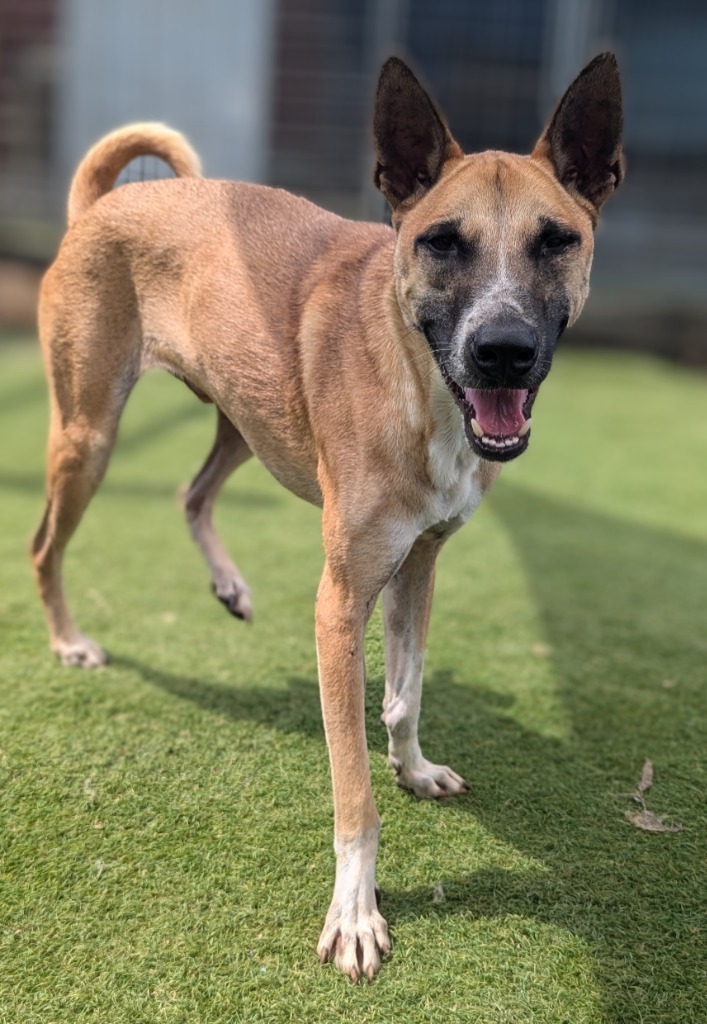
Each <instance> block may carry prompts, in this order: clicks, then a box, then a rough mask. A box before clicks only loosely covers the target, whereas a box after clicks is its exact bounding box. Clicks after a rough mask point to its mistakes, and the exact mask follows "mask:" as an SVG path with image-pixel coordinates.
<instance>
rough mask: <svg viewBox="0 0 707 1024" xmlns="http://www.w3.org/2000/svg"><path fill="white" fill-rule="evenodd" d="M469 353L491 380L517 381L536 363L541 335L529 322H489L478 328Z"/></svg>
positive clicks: (495, 381) (509, 382)
mask: <svg viewBox="0 0 707 1024" xmlns="http://www.w3.org/2000/svg"><path fill="white" fill-rule="evenodd" d="M469 354H470V356H471V362H472V363H473V365H474V368H475V369H476V370H477V371H480V372H481V373H482V374H483V375H484V377H486V378H487V379H488V380H491V381H493V382H494V383H495V384H513V383H514V382H515V381H520V380H521V379H522V378H523V377H524V376H525V374H527V373H529V372H530V371H531V370H532V368H533V367H534V366H535V363H536V361H537V358H538V339H537V338H536V336H535V332H534V331H533V330H532V328H531V327H529V326H528V324H526V323H515V324H487V325H484V326H483V327H480V328H479V329H478V331H475V333H474V335H473V336H472V339H471V345H470V348H469Z"/></svg>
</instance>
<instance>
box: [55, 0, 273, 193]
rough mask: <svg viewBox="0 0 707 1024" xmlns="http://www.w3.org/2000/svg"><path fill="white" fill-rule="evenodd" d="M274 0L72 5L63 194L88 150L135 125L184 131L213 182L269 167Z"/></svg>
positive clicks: (67, 25) (60, 129)
mask: <svg viewBox="0 0 707 1024" xmlns="http://www.w3.org/2000/svg"><path fill="white" fill-rule="evenodd" d="M275 13H276V12H275V2H274V0H196V2H195V0H100V2H99V0H64V3H63V4H62V7H61V24H60V43H61V45H60V47H59V53H60V55H61V61H62V65H61V67H60V70H59V76H58V95H57V103H58V110H57V117H56V121H55V124H56V138H55V147H56V157H57V163H58V166H59V168H60V171H61V178H62V180H61V182H60V183H58V184H59V185H60V192H59V195H60V197H61V198H62V200H63V197H64V196H65V195H66V187H67V182H68V180H69V178H70V175H71V173H72V171H73V168H74V167H75V165H76V163H77V161H78V160H79V158H80V157H81V156H82V154H83V153H84V152H85V151H86V149H87V148H88V147H89V146H90V145H91V144H92V143H93V142H95V141H96V139H98V138H99V137H100V136H101V135H103V134H104V133H105V132H107V131H109V130H111V129H113V128H116V127H118V126H119V125H121V124H125V123H127V122H130V121H139V120H142V121H144V120H158V121H164V122H166V123H167V124H170V125H172V126H174V127H175V128H178V129H179V130H181V131H183V132H184V133H185V134H186V135H187V137H188V138H189V139H190V141H191V142H192V144H193V145H194V147H195V148H196V150H197V152H198V153H199V154H200V156H201V157H202V160H203V163H204V171H205V173H206V174H207V175H208V176H209V177H225V178H242V179H247V180H258V179H261V178H262V176H263V174H264V171H265V168H266V164H267V157H266V147H267V141H268V119H269V106H270V98H269V97H270V69H271V66H272V41H273V34H274V19H275Z"/></svg>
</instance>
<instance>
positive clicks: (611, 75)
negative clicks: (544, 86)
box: [533, 53, 623, 212]
mask: <svg viewBox="0 0 707 1024" xmlns="http://www.w3.org/2000/svg"><path fill="white" fill-rule="evenodd" d="M622 127H623V115H622V112H621V79H620V78H619V69H618V66H617V64H616V57H615V56H614V54H613V53H601V54H599V56H598V57H595V58H594V60H593V61H591V62H590V63H589V64H587V66H586V68H585V69H584V71H582V72H581V74H580V75H579V76H578V77H577V78H576V79H575V80H574V82H573V83H572V85H571V86H570V87H569V89H568V90H567V92H566V93H565V95H564V96H563V97H562V99H561V100H560V102H559V105H558V107H557V110H556V111H555V113H554V115H553V117H552V120H551V121H550V124H549V125H548V126H547V128H546V129H545V132H544V133H543V135H542V136H541V137H540V141H539V142H538V144H537V146H536V147H535V150H534V152H533V156H538V157H543V156H544V157H546V158H548V159H549V160H550V161H551V163H552V165H553V167H554V169H555V173H556V175H557V177H558V179H559V181H560V183H561V184H562V185H564V187H565V188H566V189H567V191H568V192H570V193H572V194H573V195H577V196H580V197H581V198H582V199H586V200H587V201H588V202H589V203H591V205H592V206H593V207H594V210H595V211H596V212H598V210H599V207H600V206H601V204H602V203H603V202H604V200H605V199H606V198H607V196H609V195H610V194H611V193H612V192H613V191H614V189H615V188H618V186H619V184H620V183H621V179H622V178H623V161H622V157H621V130H622Z"/></svg>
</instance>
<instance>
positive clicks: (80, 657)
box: [52, 635, 108, 668]
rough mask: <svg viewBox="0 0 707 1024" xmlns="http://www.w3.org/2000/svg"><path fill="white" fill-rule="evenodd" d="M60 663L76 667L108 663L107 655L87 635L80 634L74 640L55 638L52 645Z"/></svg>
mask: <svg viewBox="0 0 707 1024" xmlns="http://www.w3.org/2000/svg"><path fill="white" fill-rule="evenodd" d="M52 650H53V651H54V653H55V654H56V656H57V658H58V659H59V661H60V662H61V663H62V665H72V666H74V667H77V668H100V667H101V666H102V665H106V664H107V663H108V655H107V654H106V652H105V651H104V650H103V648H102V647H99V646H98V644H96V643H94V642H93V640H89V638H88V637H87V636H83V635H80V636H78V637H77V638H76V639H74V640H56V641H55V642H54V643H53V645H52Z"/></svg>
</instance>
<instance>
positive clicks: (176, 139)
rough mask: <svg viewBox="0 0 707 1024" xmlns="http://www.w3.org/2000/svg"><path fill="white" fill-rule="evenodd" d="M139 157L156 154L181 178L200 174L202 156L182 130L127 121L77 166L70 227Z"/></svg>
mask: <svg viewBox="0 0 707 1024" xmlns="http://www.w3.org/2000/svg"><path fill="white" fill-rule="evenodd" d="M138 156H157V157H160V159H162V160H164V161H165V163H168V164H169V166H170V167H171V168H172V170H173V171H174V173H175V174H176V175H177V177H178V178H198V177H200V176H201V163H200V161H199V157H198V156H197V155H196V153H195V152H194V150H193V149H192V148H191V146H190V145H189V143H188V142H187V140H186V139H185V138H184V136H183V135H181V134H180V133H179V132H175V131H173V130H172V129H171V128H168V127H167V126H166V125H164V124H159V123H144V124H128V125H126V126H125V127H124V128H118V129H116V131H114V132H110V133H109V134H108V135H104V136H103V138H102V139H100V140H99V141H98V142H97V143H96V144H95V146H93V147H92V148H91V149H89V151H88V153H87V154H86V156H85V157H84V158H83V160H82V161H81V163H80V164H79V166H78V170H77V171H76V174H75V175H74V178H73V181H72V182H71V188H70V190H69V217H68V219H69V227H71V225H72V224H73V223H74V222H75V221H77V220H78V219H79V217H81V216H83V214H84V213H85V212H86V210H87V209H88V208H89V206H92V205H93V203H95V202H96V200H97V199H100V198H101V196H102V195H105V194H106V192H110V190H111V189H112V188H113V185H114V184H115V180H116V178H117V177H118V175H119V174H120V172H121V171H122V169H123V168H124V167H125V166H126V165H127V164H129V163H130V161H131V160H134V159H135V157H138Z"/></svg>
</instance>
